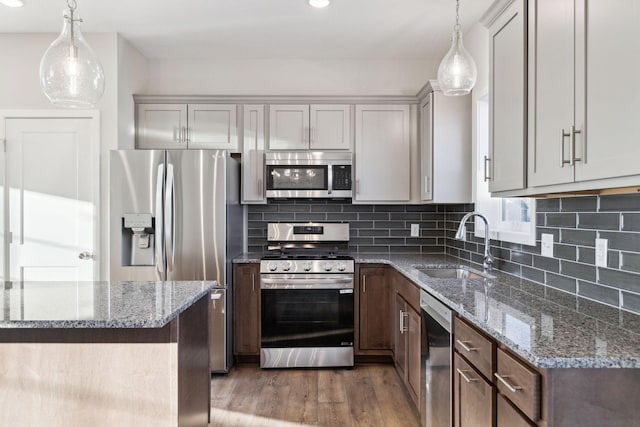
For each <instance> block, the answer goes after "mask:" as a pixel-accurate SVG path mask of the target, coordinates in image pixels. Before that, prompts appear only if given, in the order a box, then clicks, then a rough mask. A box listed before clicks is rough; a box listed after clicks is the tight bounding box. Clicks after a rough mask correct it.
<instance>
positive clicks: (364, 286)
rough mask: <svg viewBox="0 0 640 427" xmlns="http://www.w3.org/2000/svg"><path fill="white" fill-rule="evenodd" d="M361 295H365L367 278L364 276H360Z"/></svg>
mask: <svg viewBox="0 0 640 427" xmlns="http://www.w3.org/2000/svg"><path fill="white" fill-rule="evenodd" d="M362 293H363V294H366V293H367V276H366V275H364V276H362Z"/></svg>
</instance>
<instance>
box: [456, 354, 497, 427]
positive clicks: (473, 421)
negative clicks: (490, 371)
mask: <svg viewBox="0 0 640 427" xmlns="http://www.w3.org/2000/svg"><path fill="white" fill-rule="evenodd" d="M453 366H454V372H453V418H454V420H455V427H491V426H493V420H494V407H495V405H494V404H495V391H494V389H493V386H492V385H491V384H489V383H488V382H487V381H486V380H485V379H484V378H482V377H481V376H480V374H478V373H477V372H476V371H475V370H474V369H473V368H472V367H471V365H469V364H468V363H467V362H466V361H465V360H464V359H463V358H462V357H460V355H459V354H458V353H454V360H453Z"/></svg>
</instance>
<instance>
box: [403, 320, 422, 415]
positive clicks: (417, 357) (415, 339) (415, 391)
mask: <svg viewBox="0 0 640 427" xmlns="http://www.w3.org/2000/svg"><path fill="white" fill-rule="evenodd" d="M407 311H408V313H409V316H408V319H407V321H408V322H409V332H408V336H407V385H408V386H409V394H410V395H411V397H412V398H413V401H414V403H415V404H416V405H419V404H420V394H421V392H422V387H423V385H422V384H421V383H420V368H421V343H420V339H421V324H422V321H421V318H420V313H418V312H416V311H415V310H413V309H411V308H408V309H407ZM420 409H422V408H420Z"/></svg>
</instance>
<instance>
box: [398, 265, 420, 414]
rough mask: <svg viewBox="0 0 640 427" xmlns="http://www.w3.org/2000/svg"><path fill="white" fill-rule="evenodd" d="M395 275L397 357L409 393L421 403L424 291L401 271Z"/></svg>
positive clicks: (414, 399) (416, 401)
mask: <svg viewBox="0 0 640 427" xmlns="http://www.w3.org/2000/svg"><path fill="white" fill-rule="evenodd" d="M392 274H393V279H392V282H393V289H394V292H395V297H394V307H395V310H394V314H393V315H394V318H395V320H394V322H393V324H394V328H393V342H394V346H393V359H394V362H395V365H396V369H397V371H398V374H399V375H400V376H401V377H402V379H403V380H404V383H405V386H406V387H407V391H408V392H409V395H410V396H411V398H412V399H413V402H414V403H415V404H416V407H419V405H420V393H421V392H422V386H421V383H420V368H421V366H420V363H421V362H420V357H421V354H420V344H421V343H420V339H421V334H420V332H421V331H420V329H421V327H422V321H421V318H420V311H419V310H420V290H419V289H418V287H417V286H416V285H414V284H413V283H411V282H410V281H408V280H407V279H405V277H404V276H402V275H401V274H400V273H397V272H395V271H393V272H392Z"/></svg>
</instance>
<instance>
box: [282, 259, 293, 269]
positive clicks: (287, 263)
mask: <svg viewBox="0 0 640 427" xmlns="http://www.w3.org/2000/svg"><path fill="white" fill-rule="evenodd" d="M291 265H292V264H291V261H285V262H283V263H282V271H289V270H291Z"/></svg>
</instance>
